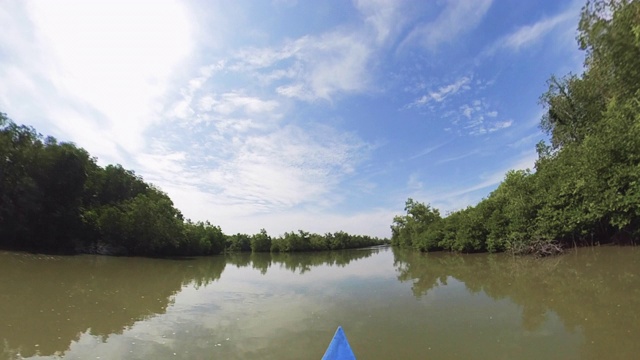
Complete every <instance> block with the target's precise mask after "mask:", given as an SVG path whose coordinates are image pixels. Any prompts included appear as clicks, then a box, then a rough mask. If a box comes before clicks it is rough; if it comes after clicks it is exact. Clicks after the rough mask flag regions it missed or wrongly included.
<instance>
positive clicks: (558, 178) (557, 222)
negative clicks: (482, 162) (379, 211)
mask: <svg viewBox="0 0 640 360" xmlns="http://www.w3.org/2000/svg"><path fill="white" fill-rule="evenodd" d="M577 40H578V43H579V45H580V48H581V49H582V50H585V51H586V60H585V70H584V72H583V74H582V75H580V76H577V75H574V74H569V75H567V76H565V77H564V78H561V79H559V78H556V77H552V78H551V79H550V80H549V90H548V91H547V92H546V93H545V94H543V95H542V96H541V99H540V100H541V103H542V104H543V105H544V107H545V109H546V113H545V114H544V116H543V118H542V121H541V128H542V129H543V130H544V131H545V132H546V133H547V134H548V135H549V136H550V140H551V141H550V143H548V144H547V143H544V142H540V143H538V145H537V152H538V160H537V161H536V163H535V171H529V170H525V171H523V170H518V171H510V172H508V173H507V174H506V176H505V179H504V181H503V182H502V183H501V184H500V185H499V186H498V188H497V189H496V190H495V191H493V192H492V193H491V194H490V195H489V196H488V197H487V198H485V199H483V200H482V201H481V202H480V203H478V204H477V205H476V206H471V207H468V208H466V209H464V210H460V211H455V212H453V213H451V214H448V215H447V216H446V217H443V216H441V214H440V212H439V211H438V210H437V209H434V208H432V207H431V206H430V205H428V204H427V205H425V204H423V203H420V202H416V201H414V200H412V199H409V200H408V201H407V202H406V207H405V211H406V215H403V216H397V217H395V218H394V221H393V225H392V226H391V228H392V240H391V241H392V244H393V245H396V246H401V247H413V248H416V249H419V250H423V251H431V250H450V251H459V252H482V251H490V252H495V251H504V250H511V251H514V252H535V251H537V249H540V248H542V247H545V246H548V245H550V244H554V243H555V244H558V245H560V246H574V245H581V244H594V243H605V242H616V243H637V242H638V241H639V240H640V1H624V0H597V1H589V2H587V4H586V5H585V6H584V7H583V9H582V14H581V19H580V23H579V27H578V37H577Z"/></svg>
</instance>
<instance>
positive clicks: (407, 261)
mask: <svg viewBox="0 0 640 360" xmlns="http://www.w3.org/2000/svg"><path fill="white" fill-rule="evenodd" d="M639 256H640V252H639V251H638V249H637V248H632V247H611V248H600V249H578V250H576V251H574V252H573V253H571V254H568V255H566V256H561V257H553V258H548V259H542V260H539V259H532V258H528V257H516V258H513V257H509V256H507V255H505V254H496V255H482V254H478V255H455V254H421V253H417V252H413V251H404V250H394V267H395V268H396V270H397V272H398V280H400V281H401V282H411V283H412V287H411V290H412V291H413V294H414V296H416V297H418V298H420V297H423V296H427V295H428V294H429V293H430V292H432V291H434V289H437V288H439V287H442V286H445V285H446V284H447V282H448V281H451V279H452V278H453V279H456V280H457V281H460V282H462V283H464V286H465V287H466V289H467V290H468V291H469V292H471V293H474V294H478V293H484V294H486V295H488V296H489V297H491V298H492V299H493V300H495V301H499V300H504V299H507V300H509V301H511V302H513V303H515V304H517V305H519V306H521V307H522V315H521V322H522V328H523V330H524V331H529V332H536V331H544V324H545V322H546V321H547V319H548V318H549V316H551V314H553V315H554V316H557V317H558V318H559V319H560V321H561V322H562V324H563V325H564V328H565V330H566V331H567V332H568V333H578V332H579V333H581V334H582V335H583V336H584V343H583V346H582V348H581V354H580V356H579V357H581V358H611V357H614V358H628V359H630V358H635V357H637V354H639V353H640V342H638V341H637V339H636V337H637V334H638V332H640V325H639V324H640V318H639V317H640V316H639V315H638V314H640V278H639V276H638V265H639V264H640V257H639Z"/></svg>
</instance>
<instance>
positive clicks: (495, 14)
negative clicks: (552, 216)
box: [0, 0, 584, 237]
mask: <svg viewBox="0 0 640 360" xmlns="http://www.w3.org/2000/svg"><path fill="white" fill-rule="evenodd" d="M582 5H583V1H571V0H544V1H538V0H522V1H506V0H502V1H500V0H457V1H454V0H449V1H447V0H434V1H423V0H415V1H411V0H405V1H397V0H353V1H348V0H330V1H311V0H305V1H301V0H298V1H296V0H271V1H269V0H258V1H255V0H237V1H209V0H184V1H171V0H147V1H143V0H139V1H138V0H135V1H134V0H131V1H130V0H127V1H124V0H122V1H119V0H92V1H84V0H56V1H30V0H3V1H2V2H0V24H2V28H3V29H2V31H0V112H4V113H6V114H7V115H8V117H9V118H11V119H13V120H14V121H15V122H16V123H18V124H26V125H30V126H33V127H35V128H36V130H37V131H38V132H40V133H42V134H44V135H52V136H54V137H56V138H57V139H58V140H59V141H69V142H73V143H75V144H76V145H77V146H79V147H82V148H85V149H86V150H87V151H89V153H90V154H91V155H93V156H95V157H97V159H98V164H100V165H102V166H105V165H108V164H116V163H117V164H121V165H122V166H124V167H125V168H127V169H131V170H134V171H135V173H136V174H138V175H140V176H142V177H143V178H144V179H145V181H147V182H151V183H153V184H155V185H157V186H159V187H160V188H161V189H162V190H163V191H165V192H166V193H167V194H169V196H170V197H171V198H172V200H173V202H174V204H175V205H176V207H177V208H178V209H180V210H181V211H182V213H183V214H184V216H185V217H186V218H189V219H192V220H194V221H198V220H209V221H211V222H212V223H213V224H216V225H220V226H221V228H222V230H223V231H224V232H225V233H228V234H231V233H237V232H241V233H248V234H253V233H256V232H258V231H259V230H260V229H262V228H264V229H266V230H267V231H268V232H269V233H270V234H272V235H279V234H282V233H284V232H285V231H296V230H298V229H303V230H306V231H311V232H317V233H326V232H335V231H339V230H344V231H347V232H349V233H354V234H363V235H370V236H379V237H389V236H390V235H391V231H390V225H391V224H392V221H393V217H394V216H395V215H401V214H403V213H404V203H405V201H406V200H407V198H409V197H411V198H413V199H414V200H416V201H420V202H424V203H428V204H431V206H433V207H434V208H437V209H439V210H440V212H441V214H443V215H444V214H447V213H448V212H451V211H455V210H459V209H463V208H465V207H467V206H469V205H475V204H476V203H477V202H478V201H480V200H481V199H482V198H485V197H487V196H488V195H489V194H490V193H491V191H493V190H494V189H495V188H496V187H497V186H498V185H499V183H500V181H502V179H503V178H504V175H505V173H506V172H507V171H508V170H510V169H526V168H533V166H534V162H535V160H536V157H537V155H536V152H535V144H536V143H537V142H539V141H541V140H545V139H547V137H546V135H545V134H543V133H542V132H541V131H540V129H539V127H538V125H539V123H540V119H541V116H542V114H543V112H544V108H543V107H542V106H541V105H540V104H539V101H538V99H539V97H540V95H541V94H543V93H544V92H545V91H546V89H547V86H546V81H547V80H548V79H549V77H550V76H551V75H556V76H560V77H561V76H564V75H566V74H568V73H569V72H573V73H576V74H579V73H581V72H582V68H583V59H584V54H583V53H582V52H581V51H580V50H579V49H578V45H577V43H576V40H575V37H576V28H577V24H578V19H579V14H580V9H581V7H582Z"/></svg>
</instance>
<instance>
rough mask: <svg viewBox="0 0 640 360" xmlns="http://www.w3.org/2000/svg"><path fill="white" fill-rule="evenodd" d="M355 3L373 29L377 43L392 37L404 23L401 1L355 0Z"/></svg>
mask: <svg viewBox="0 0 640 360" xmlns="http://www.w3.org/2000/svg"><path fill="white" fill-rule="evenodd" d="M355 5H356V7H357V8H358V10H359V11H360V12H361V13H362V15H363V17H364V18H365V22H366V23H367V24H368V25H370V26H371V27H372V28H373V29H374V31H375V38H376V42H377V43H378V44H381V43H384V42H385V41H387V40H389V39H393V38H394V37H395V36H396V35H397V34H398V32H399V31H400V30H401V28H402V27H403V25H404V22H405V19H404V12H403V11H402V10H404V9H403V5H405V4H404V3H403V2H401V1H395V0H356V1H355Z"/></svg>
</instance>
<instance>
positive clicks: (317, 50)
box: [228, 31, 374, 101]
mask: <svg viewBox="0 0 640 360" xmlns="http://www.w3.org/2000/svg"><path fill="white" fill-rule="evenodd" d="M373 51H374V49H373V47H372V45H371V43H370V41H369V40H368V39H367V38H366V37H364V35H363V34H362V33H358V32H341V31H335V32H330V33H326V34H323V35H320V36H304V37H302V38H299V39H297V40H294V41H289V42H288V43H286V44H285V45H283V46H281V47H270V48H262V49H255V48H252V49H244V50H240V51H238V52H237V53H236V54H235V56H234V57H233V59H231V60H230V61H229V66H228V69H229V70H232V71H237V72H250V73H254V74H255V75H256V77H257V78H260V79H262V80H263V81H265V82H267V83H270V82H272V81H279V82H280V83H282V84H281V85H279V86H277V87H276V89H275V91H276V93H278V94H279V95H282V96H285V97H290V98H295V99H300V100H305V101H314V100H319V99H323V100H329V101H331V99H332V97H333V96H334V95H336V94H341V93H354V92H361V91H364V90H366V89H367V85H369V83H370V79H369V74H368V72H367V67H368V65H369V61H370V57H371V55H372V53H373Z"/></svg>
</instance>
